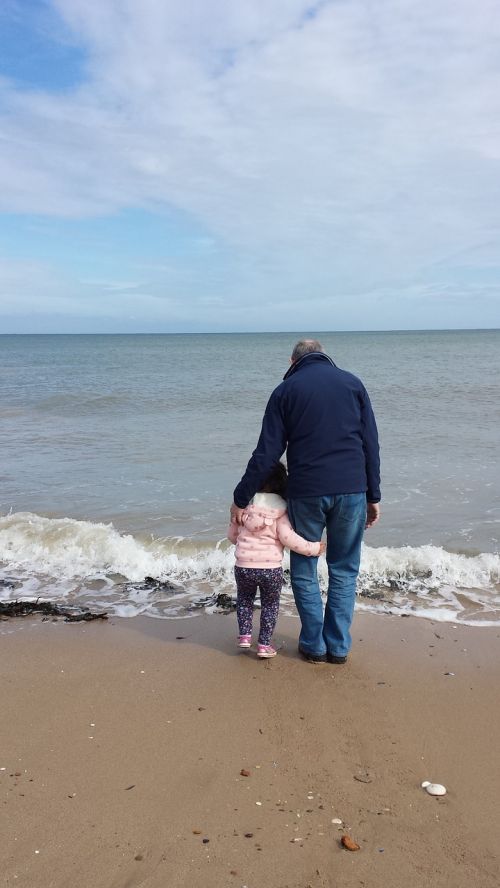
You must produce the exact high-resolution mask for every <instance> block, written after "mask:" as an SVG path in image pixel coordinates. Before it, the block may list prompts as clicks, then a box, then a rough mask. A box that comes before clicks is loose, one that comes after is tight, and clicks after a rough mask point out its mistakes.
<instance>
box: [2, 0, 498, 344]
mask: <svg viewBox="0 0 500 888" xmlns="http://www.w3.org/2000/svg"><path fill="white" fill-rule="evenodd" d="M467 327H476V328H477V327H500V5H499V4H498V0H475V2H474V3H471V2H470V0H419V2H418V3H417V2H415V0H317V2H314V0H309V2H303V0H273V2H269V0H237V2H235V0H184V2H182V3H179V2H178V0H141V2H137V0H2V3H1V5H0V332H3V333H32V332H46V333H66V332H69V333H78V332H90V333H93V332H102V333H121V332H123V333H128V332H165V333H169V332H217V331H221V332H226V331H274V330H283V331H298V332H301V333H307V332H308V331H309V330H314V331H320V330H386V329H427V328H467Z"/></svg>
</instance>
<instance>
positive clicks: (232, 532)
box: [227, 521, 239, 543]
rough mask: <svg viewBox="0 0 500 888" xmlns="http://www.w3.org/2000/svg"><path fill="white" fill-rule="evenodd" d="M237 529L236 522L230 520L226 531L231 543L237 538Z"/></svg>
mask: <svg viewBox="0 0 500 888" xmlns="http://www.w3.org/2000/svg"><path fill="white" fill-rule="evenodd" d="M238 531H239V527H238V525H237V524H236V521H231V524H230V525H229V527H228V531H227V538H228V540H231V542H232V543H236V540H237V539H238Z"/></svg>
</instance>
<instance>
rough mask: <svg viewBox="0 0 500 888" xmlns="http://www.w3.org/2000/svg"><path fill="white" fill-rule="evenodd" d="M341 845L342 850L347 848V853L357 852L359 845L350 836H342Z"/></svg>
mask: <svg viewBox="0 0 500 888" xmlns="http://www.w3.org/2000/svg"><path fill="white" fill-rule="evenodd" d="M340 841H341V844H342V846H343V847H344V848H347V850H348V851H359V849H360V845H358V843H357V842H355V841H354V839H351V836H342V838H341V840H340Z"/></svg>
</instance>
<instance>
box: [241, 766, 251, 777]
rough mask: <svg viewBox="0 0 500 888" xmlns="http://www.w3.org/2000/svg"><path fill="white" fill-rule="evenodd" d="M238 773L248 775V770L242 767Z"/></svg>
mask: <svg viewBox="0 0 500 888" xmlns="http://www.w3.org/2000/svg"><path fill="white" fill-rule="evenodd" d="M240 774H241V776H242V777H250V771H247V769H246V768H242V769H241V771H240Z"/></svg>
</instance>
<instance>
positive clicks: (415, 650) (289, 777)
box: [0, 615, 500, 888]
mask: <svg viewBox="0 0 500 888" xmlns="http://www.w3.org/2000/svg"><path fill="white" fill-rule="evenodd" d="M297 630H298V623H297V622H296V621H294V620H293V619H290V620H288V621H287V620H284V619H282V620H281V621H280V625H279V630H278V632H277V636H276V641H277V643H278V644H281V645H283V647H282V649H281V651H280V655H279V656H278V657H277V658H276V659H275V660H273V661H267V662H260V661H257V660H256V659H255V655H252V654H251V653H240V652H239V651H237V649H235V646H234V635H235V618H234V615H231V616H229V617H213V616H212V617H199V618H195V619H192V620H184V621H179V622H176V623H173V622H166V621H155V620H146V619H142V620H141V619H135V620H130V621H126V620H116V619H115V620H110V621H109V622H108V623H106V624H97V623H95V624H89V625H84V624H65V623H63V622H57V623H53V622H50V621H49V622H41V620H40V619H36V620H34V619H31V618H30V619H29V620H25V621H23V620H12V621H10V622H3V623H1V624H0V633H1V634H0V668H1V681H2V685H1V688H2V704H1V727H0V767H1V768H5V770H1V771H0V794H1V801H0V819H1V823H0V837H1V875H0V878H1V879H2V880H3V884H5V885H8V886H23V888H133V886H147V888H180V886H183V888H184V886H186V888H187V886H189V888H201V886H204V888H205V886H206V888H224V886H236V888H241V886H247V888H307V886H311V888H325V886H328V888H354V886H356V888H363V886H366V888H379V886H380V888H382V886H384V888H402V886H409V888H420V886H428V885H432V886H433V888H441V886H442V888H445V886H446V888H462V886H463V888H465V886H467V888H470V886H471V885H474V886H477V888H498V885H499V884H500V866H499V854H498V852H499V822H498V821H499V805H498V799H499V797H500V768H499V760H500V756H499V742H498V737H499V721H500V706H499V705H498V696H499V694H498V686H499V672H500V669H499V657H498V652H499V645H500V640H499V639H500V631H499V630H498V629H496V628H492V629H469V628H467V627H460V628H456V629H455V628H453V627H452V626H451V625H444V624H437V623H436V624H433V623H431V622H429V621H425V620H418V619H413V618H409V619H402V618H398V617H375V616H368V615H358V616H357V617H356V620H355V626H354V633H353V638H354V647H353V654H352V656H351V658H350V661H349V663H348V664H347V665H346V666H328V665H312V664H309V663H306V662H304V661H303V660H300V659H299V658H298V656H297V654H296V636H297ZM176 636H183V638H176ZM446 673H454V674H453V675H447V674H446ZM241 769H246V770H248V771H249V772H250V776H248V777H246V776H241V775H240V771H241ZM356 777H358V778H359V777H361V778H363V779H362V780H359V779H356ZM425 779H429V780H433V781H437V782H440V783H444V784H445V786H446V787H447V788H448V793H447V795H446V796H445V797H444V798H443V799H434V798H431V797H430V796H429V795H427V794H426V793H425V792H424V790H422V789H421V788H420V784H421V782H422V781H423V780H425ZM364 780H366V781H369V782H364ZM335 818H339V819H341V820H342V827H341V828H339V826H338V825H337V824H335V823H333V822H332V820H333V819H335ZM344 833H349V834H350V835H352V837H353V838H354V839H355V840H356V841H357V842H358V843H359V845H360V846H361V848H360V850H359V851H357V852H350V851H347V850H345V849H343V848H342V847H341V845H340V838H341V836H342V835H343V834H344Z"/></svg>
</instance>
